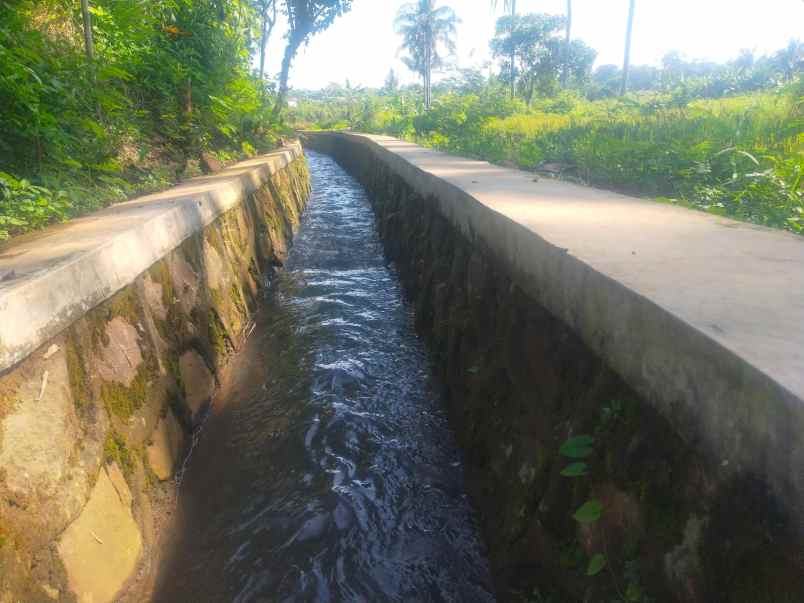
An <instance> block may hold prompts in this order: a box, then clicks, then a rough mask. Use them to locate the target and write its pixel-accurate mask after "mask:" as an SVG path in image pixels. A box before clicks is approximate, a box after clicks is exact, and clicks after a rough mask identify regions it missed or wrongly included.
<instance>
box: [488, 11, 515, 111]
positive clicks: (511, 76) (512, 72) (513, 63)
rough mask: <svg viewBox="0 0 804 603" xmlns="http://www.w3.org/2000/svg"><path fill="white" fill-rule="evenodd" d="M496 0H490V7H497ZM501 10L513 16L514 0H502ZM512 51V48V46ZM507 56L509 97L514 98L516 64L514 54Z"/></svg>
mask: <svg viewBox="0 0 804 603" xmlns="http://www.w3.org/2000/svg"><path fill="white" fill-rule="evenodd" d="M497 1H498V0H491V6H492V8H497ZM503 10H510V13H509V15H510V17H511V18H512V19H513V18H514V17H516V0H503ZM512 23H513V21H512ZM511 33H513V30H512V32H511ZM512 52H513V48H512ZM508 58H509V61H510V65H511V71H510V73H509V76H510V78H511V98H514V94H515V92H516V89H515V84H514V82H515V81H516V72H515V69H516V67H515V65H516V56H515V55H514V54H511V55H509V56H508Z"/></svg>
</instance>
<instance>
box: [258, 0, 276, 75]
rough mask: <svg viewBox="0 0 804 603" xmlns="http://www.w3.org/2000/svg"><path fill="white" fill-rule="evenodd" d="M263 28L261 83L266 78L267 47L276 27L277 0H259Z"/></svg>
mask: <svg viewBox="0 0 804 603" xmlns="http://www.w3.org/2000/svg"><path fill="white" fill-rule="evenodd" d="M257 7H258V9H259V11H260V19H261V21H262V28H261V31H260V82H262V80H263V78H264V76H265V47H266V45H267V44H268V40H269V39H270V38H271V33H272V32H273V30H274V25H276V0H258V1H257Z"/></svg>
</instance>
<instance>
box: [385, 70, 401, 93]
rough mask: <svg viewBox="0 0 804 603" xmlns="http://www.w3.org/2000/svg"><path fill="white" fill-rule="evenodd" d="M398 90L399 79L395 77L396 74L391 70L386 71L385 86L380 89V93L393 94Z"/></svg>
mask: <svg viewBox="0 0 804 603" xmlns="http://www.w3.org/2000/svg"><path fill="white" fill-rule="evenodd" d="M398 88H399V78H398V77H396V72H395V71H394V70H393V69H391V70H390V71H388V75H387V76H386V78H385V84H384V85H383V87H382V91H383V92H385V93H386V94H393V93H394V92H396V91H397V89H398Z"/></svg>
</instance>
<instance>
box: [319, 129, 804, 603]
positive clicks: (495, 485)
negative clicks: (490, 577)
mask: <svg viewBox="0 0 804 603" xmlns="http://www.w3.org/2000/svg"><path fill="white" fill-rule="evenodd" d="M306 144H309V146H311V147H312V148H315V149H317V150H321V151H323V152H327V153H329V154H331V155H333V156H334V157H335V158H336V159H337V160H338V161H339V162H340V163H341V164H342V165H343V166H344V167H345V168H346V169H347V170H349V171H350V173H352V175H354V176H355V177H357V178H358V179H359V180H360V181H361V182H362V183H363V184H364V185H365V186H366V187H367V189H368V191H369V193H370V195H371V199H372V203H373V205H374V209H375V213H376V219H377V224H378V227H379V230H380V233H381V237H382V239H383V241H384V245H385V251H386V255H387V258H388V260H389V261H390V262H393V263H394V264H395V265H396V266H397V268H398V271H399V274H400V277H401V280H402V283H403V286H404V290H405V294H406V296H407V297H408V298H409V299H410V301H411V303H412V304H413V305H414V307H415V315H416V323H417V328H418V329H419V331H420V332H421V333H422V335H423V336H424V337H425V338H426V339H427V341H428V343H429V345H430V349H431V351H432V354H433V356H434V363H435V367H436V370H437V372H438V373H439V374H440V376H441V377H442V379H443V380H444V382H445V383H446V385H447V390H448V406H449V408H448V411H449V413H450V416H451V419H452V422H453V425H454V427H455V429H456V431H457V433H458V437H459V439H460V441H461V442H462V445H463V448H464V451H465V461H466V465H467V475H468V479H469V489H470V493H471V495H472V497H473V500H474V502H475V504H476V506H477V508H478V510H479V513H480V518H481V525H482V527H483V530H484V534H485V537H486V542H487V545H488V547H489V553H490V558H491V562H492V568H493V572H494V577H495V582H496V585H497V589H498V596H499V599H500V600H501V601H551V602H555V601H561V602H564V601H589V602H600V601H607V602H608V601H618V602H621V601H629V602H643V603H645V602H648V601H679V602H681V601H694V602H710V603H711V602H720V601H722V602H738V601H739V602H745V603H749V602H752V603H757V602H761V601H763V602H764V601H767V602H771V601H773V602H790V603H792V602H793V601H801V600H804V549H802V546H801V542H800V541H798V540H797V539H796V535H795V534H796V530H795V529H791V526H793V525H794V522H795V521H797V520H798V519H797V518H795V517H791V516H790V513H789V511H788V510H786V509H784V507H783V506H782V505H780V504H778V503H777V501H776V500H774V498H773V496H772V495H771V494H770V493H769V489H768V487H767V485H766V484H765V482H764V481H763V476H762V475H752V474H739V475H734V474H733V473H730V472H727V471H725V468H724V467H723V466H722V462H721V460H720V459H716V458H711V457H710V456H708V454H707V453H706V452H705V448H704V447H701V446H699V445H698V443H697V442H695V441H692V440H690V439H689V438H688V437H687V435H688V434H685V433H684V432H682V431H679V430H678V428H677V427H676V426H675V425H673V424H671V423H670V422H669V421H668V420H667V419H666V418H665V417H664V416H662V415H661V414H660V413H659V412H658V411H657V410H656V408H655V407H654V405H651V404H649V403H648V402H647V401H646V400H645V399H643V398H641V397H640V396H639V395H637V393H635V391H633V389H632V388H631V387H629V385H628V384H627V383H625V382H624V381H623V380H622V379H621V378H620V377H619V376H618V375H617V374H615V372H614V371H612V370H611V369H610V368H609V367H608V366H607V364H606V362H605V360H604V359H601V358H599V357H597V356H595V355H594V354H593V353H592V352H591V351H589V349H588V348H587V347H586V346H585V345H584V344H583V342H582V341H581V340H580V338H579V337H578V336H577V335H576V334H575V333H574V332H573V331H572V330H571V329H569V328H568V327H567V326H566V325H565V324H564V323H563V322H562V321H560V320H558V319H557V318H556V317H555V316H553V315H552V314H551V313H550V312H548V311H547V310H546V309H545V308H544V307H542V306H541V305H540V304H539V303H538V302H536V301H535V300H534V299H532V298H531V297H529V296H528V295H527V294H526V293H525V291H524V290H523V288H522V287H521V286H520V285H519V284H518V283H517V282H516V280H515V279H514V278H512V276H511V275H510V272H509V271H508V270H507V269H506V267H505V266H504V265H503V264H501V263H500V262H499V261H497V259H496V258H495V257H494V255H493V254H492V253H491V252H490V250H489V249H488V248H487V247H486V246H485V245H484V242H483V240H481V239H480V238H474V239H473V238H471V237H467V236H465V235H464V234H462V233H460V232H459V231H458V230H457V229H456V228H455V227H454V226H453V225H452V224H451V223H450V222H449V221H448V220H447V219H446V218H445V217H444V216H442V215H441V214H440V213H439V212H438V210H437V209H436V208H437V207H438V203H437V202H436V200H435V199H427V198H422V197H421V196H419V195H418V194H417V193H416V192H415V189H414V187H413V186H411V183H410V182H405V181H403V180H402V179H401V178H400V177H399V176H398V175H397V174H396V173H395V172H394V171H393V170H392V169H390V168H389V167H388V165H387V164H386V163H385V162H384V161H383V159H382V158H381V157H378V156H377V155H375V153H374V152H373V151H372V150H371V148H370V145H369V144H361V143H360V142H354V143H352V142H351V141H349V140H347V139H338V138H335V137H327V136H319V137H316V136H315V135H312V136H310V137H309V139H308V140H307V141H306ZM579 435H584V436H590V437H591V438H593V443H592V444H591V445H589V446H588V448H589V450H588V451H587V453H588V454H585V455H584V458H583V461H584V462H586V463H587V464H588V469H587V473H586V475H584V476H581V477H567V476H565V475H562V471H563V470H564V469H565V468H566V467H567V466H568V465H569V464H570V463H572V462H573V461H576V462H579V461H580V460H581V459H579V458H574V459H573V458H571V457H568V456H566V455H562V454H561V452H560V450H561V448H562V445H564V444H565V443H566V442H567V441H568V439H569V438H571V437H573V436H579ZM576 449H577V446H576ZM589 500H596V501H599V503H600V504H601V506H602V512H601V515H600V519H598V520H596V521H589V522H587V523H583V522H580V521H576V520H575V519H574V518H573V514H574V513H576V511H579V510H580V508H581V507H582V506H583V505H584V503H585V502H586V501H589ZM593 514H594V513H593ZM596 555H603V556H604V557H605V559H606V566H605V567H604V568H603V569H601V570H600V571H599V573H597V574H596V575H593V576H589V575H587V573H588V570H589V569H590V562H591V561H592V560H593V559H594V558H595V556H596Z"/></svg>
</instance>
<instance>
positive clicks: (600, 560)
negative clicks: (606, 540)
mask: <svg viewBox="0 0 804 603" xmlns="http://www.w3.org/2000/svg"><path fill="white" fill-rule="evenodd" d="M604 567H606V556H605V555H604V554H603V553H598V554H597V555H595V556H594V557H592V558H591V559H590V560H589V566H588V567H587V568H586V575H587V576H597V575H598V574H599V573H600V572H601V570H602V569H603V568H604Z"/></svg>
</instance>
